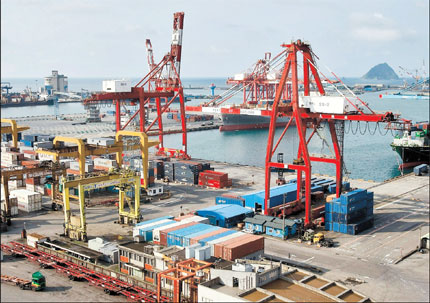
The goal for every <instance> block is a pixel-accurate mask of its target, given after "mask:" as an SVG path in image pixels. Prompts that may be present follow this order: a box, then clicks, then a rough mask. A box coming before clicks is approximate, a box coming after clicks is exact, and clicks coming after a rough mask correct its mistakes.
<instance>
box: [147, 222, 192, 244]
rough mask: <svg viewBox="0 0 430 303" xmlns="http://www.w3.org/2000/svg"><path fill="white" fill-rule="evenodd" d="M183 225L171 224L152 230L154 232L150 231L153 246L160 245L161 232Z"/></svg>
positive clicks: (178, 223) (180, 223)
mask: <svg viewBox="0 0 430 303" xmlns="http://www.w3.org/2000/svg"><path fill="white" fill-rule="evenodd" d="M183 224H184V223H182V222H176V223H172V224H170V225H168V226H161V227H157V228H154V230H153V231H152V240H153V242H154V243H155V244H160V239H161V232H162V231H164V230H166V229H168V228H171V227H175V226H180V225H183Z"/></svg>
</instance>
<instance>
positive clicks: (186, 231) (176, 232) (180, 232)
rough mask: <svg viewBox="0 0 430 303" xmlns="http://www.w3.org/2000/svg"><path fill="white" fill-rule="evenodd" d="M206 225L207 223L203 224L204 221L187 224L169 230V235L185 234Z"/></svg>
mask: <svg viewBox="0 0 430 303" xmlns="http://www.w3.org/2000/svg"><path fill="white" fill-rule="evenodd" d="M206 225H207V224H204V223H198V224H195V225H191V226H187V227H185V228H181V229H177V230H173V231H171V232H169V235H175V236H185V235H187V234H190V233H193V232H195V231H196V230H201V229H202V228H204V226H206Z"/></svg>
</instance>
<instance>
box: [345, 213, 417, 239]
mask: <svg viewBox="0 0 430 303" xmlns="http://www.w3.org/2000/svg"><path fill="white" fill-rule="evenodd" d="M413 214H415V212H411V213H410V214H408V215H405V216H403V217H401V218H398V219H397V220H395V221H393V222H390V223H387V224H385V225H383V226H381V227H379V228H377V229H375V230H373V231H372V232H370V233H368V234H365V235H362V236H359V238H356V239H354V240H352V241H349V242H347V243H345V244H343V245H348V244H351V243H354V242H356V241H358V240H360V239H361V238H363V237H366V236H370V235H372V234H374V233H375V232H377V231H378V230H381V229H383V228H385V227H387V226H388V225H391V224H393V223H396V222H397V221H399V220H401V219H404V218H407V217H409V216H412V215H413Z"/></svg>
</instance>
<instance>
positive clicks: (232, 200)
mask: <svg viewBox="0 0 430 303" xmlns="http://www.w3.org/2000/svg"><path fill="white" fill-rule="evenodd" d="M215 204H236V205H239V206H243V207H244V206H245V199H243V198H241V197H238V196H231V195H227V194H224V195H221V196H218V197H215Z"/></svg>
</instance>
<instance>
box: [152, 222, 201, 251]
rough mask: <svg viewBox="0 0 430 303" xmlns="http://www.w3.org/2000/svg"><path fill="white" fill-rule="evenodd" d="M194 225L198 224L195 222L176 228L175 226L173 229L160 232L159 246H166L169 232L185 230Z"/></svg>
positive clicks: (182, 224)
mask: <svg viewBox="0 0 430 303" xmlns="http://www.w3.org/2000/svg"><path fill="white" fill-rule="evenodd" d="M196 224H198V223H196V222H190V223H181V225H178V226H175V227H171V228H168V229H165V230H162V231H161V232H160V244H161V245H164V246H167V235H168V234H169V233H170V232H172V231H174V230H178V229H182V228H185V227H188V226H191V225H196Z"/></svg>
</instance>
